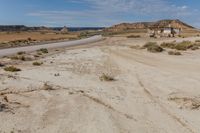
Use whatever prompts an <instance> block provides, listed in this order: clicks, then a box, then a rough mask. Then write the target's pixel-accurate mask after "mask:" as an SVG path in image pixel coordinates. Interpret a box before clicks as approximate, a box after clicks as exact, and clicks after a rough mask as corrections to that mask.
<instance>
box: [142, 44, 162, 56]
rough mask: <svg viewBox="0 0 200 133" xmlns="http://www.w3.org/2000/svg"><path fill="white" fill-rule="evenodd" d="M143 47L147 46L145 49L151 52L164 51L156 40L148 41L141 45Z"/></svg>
mask: <svg viewBox="0 0 200 133" xmlns="http://www.w3.org/2000/svg"><path fill="white" fill-rule="evenodd" d="M143 48H147V50H148V51H149V52H152V53H159V52H162V51H164V49H163V48H162V47H160V46H159V45H158V44H157V43H156V42H148V43H146V44H145V45H144V46H143Z"/></svg>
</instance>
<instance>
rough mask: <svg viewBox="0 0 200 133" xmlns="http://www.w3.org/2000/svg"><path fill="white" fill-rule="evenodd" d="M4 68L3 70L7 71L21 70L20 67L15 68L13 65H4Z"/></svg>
mask: <svg viewBox="0 0 200 133" xmlns="http://www.w3.org/2000/svg"><path fill="white" fill-rule="evenodd" d="M4 70H5V71H9V72H18V71H21V69H19V68H16V67H14V66H9V67H5V68H4Z"/></svg>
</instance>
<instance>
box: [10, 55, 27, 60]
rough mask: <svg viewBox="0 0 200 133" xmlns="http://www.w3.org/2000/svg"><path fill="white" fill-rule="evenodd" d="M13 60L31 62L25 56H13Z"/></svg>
mask: <svg viewBox="0 0 200 133" xmlns="http://www.w3.org/2000/svg"><path fill="white" fill-rule="evenodd" d="M10 58H11V59H12V60H21V61H26V60H30V59H29V58H26V57H25V56H12V57H10Z"/></svg>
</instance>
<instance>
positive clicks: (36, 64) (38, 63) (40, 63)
mask: <svg viewBox="0 0 200 133" xmlns="http://www.w3.org/2000/svg"><path fill="white" fill-rule="evenodd" d="M42 64H43V62H37V61H36V62H33V65H34V66H41V65H42Z"/></svg>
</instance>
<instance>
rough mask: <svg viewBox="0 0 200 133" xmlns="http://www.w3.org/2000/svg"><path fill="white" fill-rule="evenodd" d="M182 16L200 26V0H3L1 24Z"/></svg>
mask: <svg viewBox="0 0 200 133" xmlns="http://www.w3.org/2000/svg"><path fill="white" fill-rule="evenodd" d="M160 19H180V20H182V21H184V22H187V23H189V24H191V25H193V26H195V27H198V28H200V0H0V24H1V25H5V24H7V25H9V24H24V25H28V26H39V25H44V26H64V25H66V26H82V27H84V26H111V25H113V24H117V23H121V22H138V21H154V20H160Z"/></svg>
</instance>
